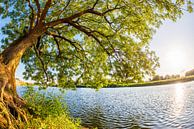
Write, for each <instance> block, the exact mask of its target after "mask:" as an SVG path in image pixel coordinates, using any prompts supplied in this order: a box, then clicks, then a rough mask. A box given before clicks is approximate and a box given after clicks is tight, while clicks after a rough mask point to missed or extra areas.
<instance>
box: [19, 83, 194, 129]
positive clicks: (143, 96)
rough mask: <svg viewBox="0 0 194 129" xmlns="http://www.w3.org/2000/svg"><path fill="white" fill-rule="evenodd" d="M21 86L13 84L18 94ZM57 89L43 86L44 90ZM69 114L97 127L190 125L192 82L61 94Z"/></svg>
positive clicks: (193, 122)
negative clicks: (45, 88)
mask: <svg viewBox="0 0 194 129" xmlns="http://www.w3.org/2000/svg"><path fill="white" fill-rule="evenodd" d="M24 89H25V87H17V90H18V92H19V93H22V91H23V90H24ZM53 91H54V92H55V93H58V92H60V91H59V90H58V89H57V88H51V87H49V88H47V92H53ZM64 97H65V100H66V103H67V105H68V108H69V111H70V115H72V116H73V117H75V118H80V119H81V121H82V124H83V126H86V127H98V128H99V129H130V128H134V129H135V128H157V129H159V128H164V129H166V128H175V129H177V128H187V129H188V128H191V129H193V128H194V82H187V83H179V84H171V85H164V86H162V85H161V86H150V87H126V88H102V89H100V90H99V91H96V90H95V89H90V88H77V90H67V91H66V92H65V94H64Z"/></svg>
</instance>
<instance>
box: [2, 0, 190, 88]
mask: <svg viewBox="0 0 194 129" xmlns="http://www.w3.org/2000/svg"><path fill="white" fill-rule="evenodd" d="M186 6H187V8H186ZM184 10H186V11H189V12H192V3H191V1H189V0H176V1H175V0H0V15H1V17H2V18H8V19H9V23H7V24H6V25H5V26H4V27H3V28H2V32H3V34H4V35H6V38H4V39H3V40H2V43H3V45H2V46H1V47H2V50H3V49H5V48H6V47H8V46H9V45H10V44H11V43H12V41H14V40H17V39H19V38H21V37H24V36H25V35H26V34H28V33H29V32H31V31H32V30H33V29H35V28H36V26H37V25H39V23H42V25H43V26H44V28H45V31H44V33H43V34H42V35H41V36H40V37H39V38H38V41H37V43H36V44H34V45H33V46H31V47H30V48H29V49H28V50H27V51H26V52H25V54H24V55H23V57H22V63H24V64H25V69H26V71H25V72H24V77H25V79H32V80H35V81H36V82H37V83H39V84H41V85H53V84H54V85H60V86H72V85H96V86H101V85H102V84H106V82H107V81H108V80H109V79H111V80H115V81H119V82H121V81H125V82H134V81H135V82H137V81H141V80H142V79H143V78H144V77H145V76H147V75H149V76H150V75H153V74H154V71H155V69H156V67H158V66H159V63H158V57H157V56H156V55H155V53H154V52H153V51H151V50H150V48H149V42H150V40H151V38H152V36H153V34H154V33H155V31H156V29H157V28H158V27H160V25H161V24H162V22H163V21H164V20H166V19H170V20H173V21H176V20H177V18H179V17H180V16H181V15H182V14H183V11H184ZM37 31H39V30H37Z"/></svg>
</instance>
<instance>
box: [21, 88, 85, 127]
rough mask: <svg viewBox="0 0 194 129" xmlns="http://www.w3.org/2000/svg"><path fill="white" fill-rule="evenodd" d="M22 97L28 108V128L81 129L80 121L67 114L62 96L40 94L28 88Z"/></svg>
mask: <svg viewBox="0 0 194 129" xmlns="http://www.w3.org/2000/svg"><path fill="white" fill-rule="evenodd" d="M23 98H24V99H25V100H26V101H27V106H28V108H29V112H30V113H29V118H30V120H29V123H28V124H27V125H25V128H28V129H81V128H82V127H81V126H80V121H79V120H75V119H73V118H71V117H70V116H69V113H68V111H67V107H66V105H65V104H64V100H63V97H62V96H60V95H53V94H46V95H45V94H42V93H39V92H35V91H34V90H33V88H28V90H27V91H26V92H25V94H24V96H23Z"/></svg>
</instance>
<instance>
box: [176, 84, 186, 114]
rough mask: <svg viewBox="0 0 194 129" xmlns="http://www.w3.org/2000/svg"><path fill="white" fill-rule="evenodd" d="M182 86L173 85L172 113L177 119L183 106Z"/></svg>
mask: <svg viewBox="0 0 194 129" xmlns="http://www.w3.org/2000/svg"><path fill="white" fill-rule="evenodd" d="M184 92H185V91H184V84H176V85H175V92H174V95H175V97H174V98H175V102H174V103H173V107H174V109H173V113H174V115H175V116H176V117H178V116H179V115H180V113H181V112H182V110H183V108H184V104H185V95H184V94H185V93H184Z"/></svg>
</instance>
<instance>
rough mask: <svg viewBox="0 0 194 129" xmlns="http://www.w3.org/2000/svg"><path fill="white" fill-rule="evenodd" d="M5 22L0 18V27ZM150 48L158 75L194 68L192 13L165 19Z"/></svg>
mask: <svg viewBox="0 0 194 129" xmlns="http://www.w3.org/2000/svg"><path fill="white" fill-rule="evenodd" d="M6 22H7V20H3V21H2V19H0V27H2V26H3V25H4V24H5V23H6ZM0 35H1V36H0V39H1V38H2V37H3V36H2V34H1V33H0ZM150 48H151V49H152V50H154V51H155V52H156V54H157V56H159V58H160V60H159V62H160V68H158V69H157V71H156V72H157V73H158V74H160V75H166V74H176V73H178V74H183V73H184V72H185V71H187V70H190V69H192V68H194V58H193V56H194V50H193V48H194V13H192V14H189V13H185V14H184V15H183V16H182V18H181V19H178V20H177V22H172V21H165V22H164V23H163V25H162V26H161V27H160V28H159V29H158V30H157V31H156V34H155V35H154V36H153V39H152V40H151V43H150ZM23 71H24V65H23V64H20V65H19V67H18V69H17V72H16V77H18V78H21V79H22V73H23Z"/></svg>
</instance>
